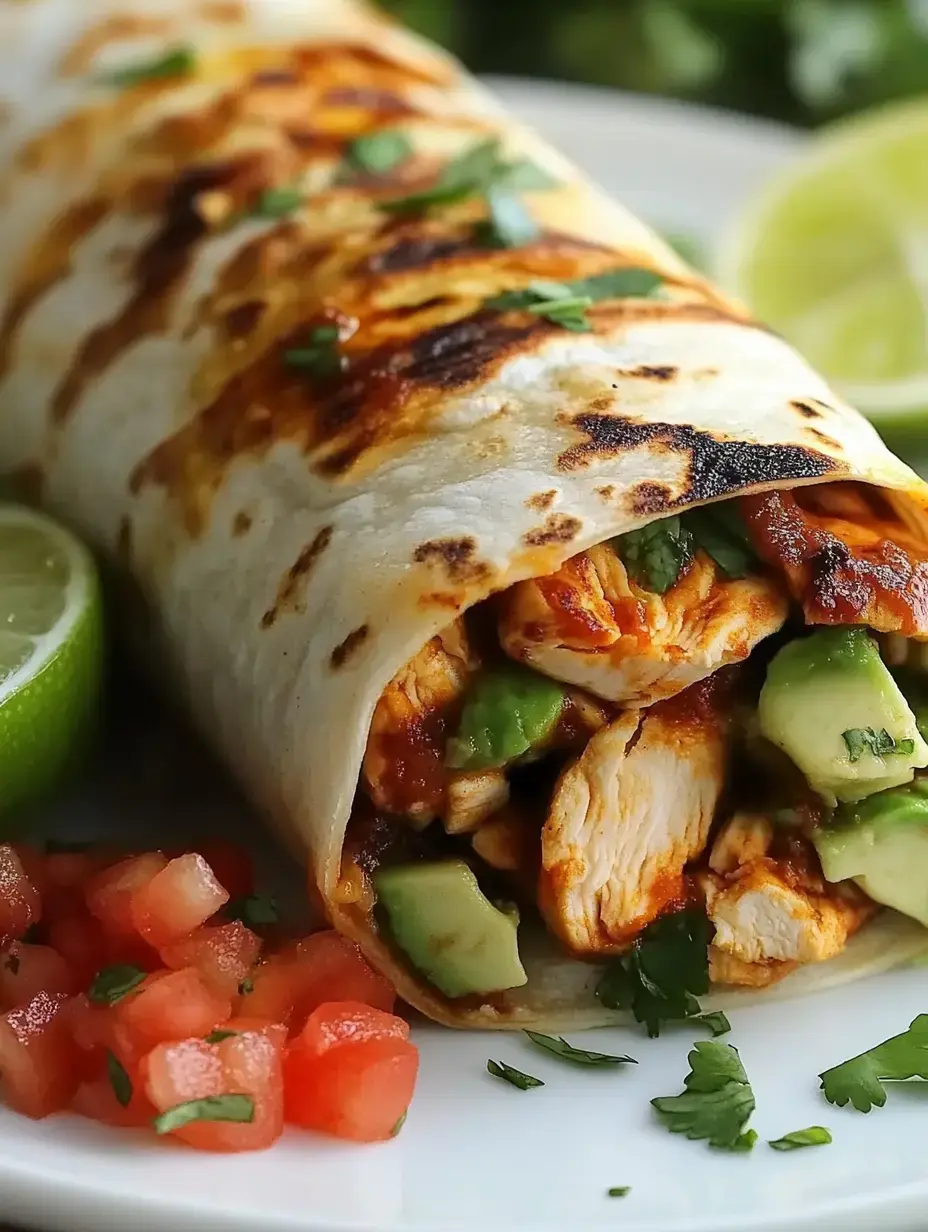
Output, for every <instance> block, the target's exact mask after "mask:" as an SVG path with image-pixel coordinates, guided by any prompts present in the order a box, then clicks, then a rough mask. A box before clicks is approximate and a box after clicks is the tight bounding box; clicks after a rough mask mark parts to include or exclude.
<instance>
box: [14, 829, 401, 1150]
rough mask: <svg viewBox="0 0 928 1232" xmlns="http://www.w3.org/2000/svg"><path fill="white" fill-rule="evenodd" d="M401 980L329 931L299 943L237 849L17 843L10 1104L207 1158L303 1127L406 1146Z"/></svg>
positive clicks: (31, 1113)
mask: <svg viewBox="0 0 928 1232" xmlns="http://www.w3.org/2000/svg"><path fill="white" fill-rule="evenodd" d="M395 1000H396V995H395V993H394V991H393V988H392V987H391V986H390V984H389V983H388V982H387V981H386V980H385V979H384V978H383V977H382V976H381V975H378V974H377V972H375V971H373V970H372V969H371V968H370V967H369V966H368V965H367V963H366V962H365V960H364V958H363V957H362V955H361V953H360V951H359V950H358V948H357V947H356V946H355V945H353V944H352V943H351V942H350V941H348V940H346V939H345V938H344V937H341V936H339V934H337V933H335V932H331V931H324V932H315V933H312V934H310V935H309V936H306V937H302V938H300V937H295V936H291V935H288V934H287V932H286V930H285V929H284V928H283V927H282V926H281V924H280V922H279V921H278V919H277V918H276V911H275V910H274V909H273V903H272V901H271V900H270V899H268V898H267V897H266V896H263V895H259V894H255V892H254V875H253V870H252V867H251V862H250V860H249V859H248V857H247V855H245V854H244V853H243V852H242V851H240V850H239V849H237V848H236V847H234V846H232V845H231V844H225V843H218V842H210V843H203V844H199V845H198V848H197V850H195V851H178V852H161V851H149V852H143V853H140V854H133V855H126V854H124V853H120V852H118V851H107V850H102V849H93V850H89V851H39V850H37V849H35V848H33V847H29V846H24V845H10V844H5V845H0V1097H2V1100H3V1101H4V1102H5V1103H6V1104H7V1105H8V1106H9V1107H10V1108H12V1109H14V1110H15V1111H17V1112H19V1113H22V1114H24V1115H25V1116H29V1117H35V1118H40V1117H46V1116H49V1115H51V1114H52V1113H55V1112H63V1111H65V1110H69V1109H70V1110H71V1111H73V1112H76V1113H79V1114H81V1115H82V1116H85V1117H90V1118H91V1119H92V1120H95V1121H101V1122H104V1123H106V1124H108V1125H112V1126H119V1127H126V1128H143V1127H148V1128H149V1129H150V1130H151V1131H152V1132H154V1133H157V1134H161V1135H165V1136H169V1137H171V1138H174V1139H176V1140H178V1141H180V1142H184V1143H186V1144H187V1145H188V1146H192V1147H195V1148H197V1149H199V1150H205V1151H253V1150H261V1149H263V1148H265V1147H268V1146H270V1145H271V1144H272V1143H273V1142H275V1141H276V1139H277V1138H279V1137H280V1135H281V1133H282V1132H283V1129H284V1126H285V1124H290V1125H295V1126H301V1127H303V1128H306V1129H311V1130H316V1131H319V1132H322V1133H326V1134H332V1135H334V1136H336V1137H338V1138H345V1139H350V1140H353V1141H356V1142H378V1141H383V1140H385V1139H388V1138H390V1137H392V1136H394V1135H395V1134H396V1133H397V1132H398V1130H399V1128H400V1126H401V1125H402V1123H403V1120H404V1119H405V1115H406V1110H407V1108H408V1106H409V1103H410V1100H411V1099H412V1095H413V1089H414V1087H415V1082H416V1074H417V1070H418V1052H417V1049H416V1047H415V1045H414V1044H413V1043H412V1042H411V1041H410V1039H409V1026H408V1024H407V1023H406V1022H405V1021H404V1020H403V1019H402V1018H399V1017H397V1016H396V1015H395V1014H394V1013H393V1012H392V1011H393V1008H394V1003H395Z"/></svg>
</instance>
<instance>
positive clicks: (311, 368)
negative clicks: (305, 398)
mask: <svg viewBox="0 0 928 1232" xmlns="http://www.w3.org/2000/svg"><path fill="white" fill-rule="evenodd" d="M338 336H339V335H338V326H337V325H317V326H316V328H315V329H313V330H311V331H310V333H309V337H308V339H307V341H306V344H305V345H304V346H301V347H290V348H289V350H287V351H285V352H284V362H285V363H286V365H287V367H288V368H297V369H300V370H301V371H303V372H306V373H308V374H309V375H310V376H312V377H315V378H317V379H322V380H324V379H326V378H328V377H332V376H336V375H337V374H338V373H339V372H343V371H344V370H345V367H346V362H347V361H346V360H345V357H344V356H343V355H342V354H341V352H340V351H339V349H338Z"/></svg>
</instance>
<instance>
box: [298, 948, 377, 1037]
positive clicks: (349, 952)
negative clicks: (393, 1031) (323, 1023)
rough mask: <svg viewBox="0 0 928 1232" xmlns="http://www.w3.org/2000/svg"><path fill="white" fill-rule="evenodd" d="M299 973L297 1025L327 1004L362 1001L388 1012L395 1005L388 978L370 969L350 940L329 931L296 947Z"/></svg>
mask: <svg viewBox="0 0 928 1232" xmlns="http://www.w3.org/2000/svg"><path fill="white" fill-rule="evenodd" d="M293 952H294V955H295V958H296V964H297V972H298V993H297V998H296V1007H295V1008H296V1018H297V1025H298V1026H302V1025H303V1022H304V1021H305V1020H306V1018H308V1017H309V1015H310V1014H311V1013H312V1012H313V1010H315V1009H318V1007H319V1006H320V1005H324V1004H325V1003H326V1002H327V1001H359V1002H361V1003H362V1004H363V1005H372V1006H374V1007H375V1008H376V1009H379V1010H385V1011H386V1012H387V1013H390V1011H391V1010H392V1009H393V1007H394V1005H395V1004H396V992H395V990H394V988H393V985H392V984H391V983H390V981H389V980H388V979H386V978H385V977H384V976H382V975H380V974H379V972H377V971H374V970H373V968H372V967H370V966H368V963H367V961H366V960H365V958H364V957H363V955H362V954H361V951H360V949H359V948H358V947H357V946H356V945H355V944H354V942H353V941H349V940H348V939H347V937H342V936H341V934H339V933H337V932H334V931H332V930H328V931H326V932H319V933H313V934H312V935H311V936H309V937H306V938H305V939H304V940H302V941H298V942H297V943H296V946H295V947H294V951H293Z"/></svg>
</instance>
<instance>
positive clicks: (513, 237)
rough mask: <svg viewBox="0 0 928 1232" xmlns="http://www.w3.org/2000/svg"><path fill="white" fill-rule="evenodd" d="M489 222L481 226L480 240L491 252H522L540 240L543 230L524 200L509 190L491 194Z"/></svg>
mask: <svg viewBox="0 0 928 1232" xmlns="http://www.w3.org/2000/svg"><path fill="white" fill-rule="evenodd" d="M486 198H487V214H488V217H487V220H486V222H483V223H478V224H477V238H478V239H479V240H480V241H481V242H482V243H483V244H485V245H487V246H488V247H491V248H521V247H522V246H523V245H524V244H530V243H531V242H532V240H534V239H537V238H538V235H539V233H540V232H539V227H538V224H537V223H536V222H535V220H534V218H532V216H531V214H530V213H529V212H528V210H527V209H526V207H525V205H524V204H523V202H522V199H521V198H520V197H518V196H517V195H516V194H515V193H514V192H512V191H510V190H509V189H508V188H503V187H501V186H499V185H494V186H492V187H490V188H489V189H488V190H487V194H486Z"/></svg>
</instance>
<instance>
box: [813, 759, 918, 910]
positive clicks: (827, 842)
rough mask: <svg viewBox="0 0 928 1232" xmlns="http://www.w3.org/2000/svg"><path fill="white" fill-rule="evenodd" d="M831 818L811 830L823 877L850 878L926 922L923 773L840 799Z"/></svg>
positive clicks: (875, 897)
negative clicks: (850, 801) (855, 798)
mask: <svg viewBox="0 0 928 1232" xmlns="http://www.w3.org/2000/svg"><path fill="white" fill-rule="evenodd" d="M835 823H836V824H835V825H833V826H828V827H823V828H821V829H819V830H816V832H815V835H814V841H815V846H816V849H817V851H818V854H819V859H820V860H821V862H822V871H823V872H824V874H825V878H826V880H828V881H844V880H846V879H853V880H854V881H856V882H857V884H858V885H859V886H860V888H861V889H862V890H863V891H864V892H865V893H866V894H869V895H870V897H871V898H872V899H873V900H874V902H877V903H883V904H884V905H885V906H887V907H894V908H895V909H896V910H897V911H901V912H902V913H903V914H904V915H910V916H912V917H913V918H914V919H916V920H918V921H919V922H920V923H922V924H924V925H925V926H926V927H928V779H925V778H919V779H916V780H915V781H914V782H913V783H910V784H909V785H908V786H906V787H897V788H893V789H892V790H890V791H883V792H880V793H879V794H878V795H875V796H869V797H868V798H867V799H866V800H864V801H862V802H861V803H860V804H857V805H845V806H844V807H843V808H840V809H839V810H838V812H837V813H836V815H835Z"/></svg>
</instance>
